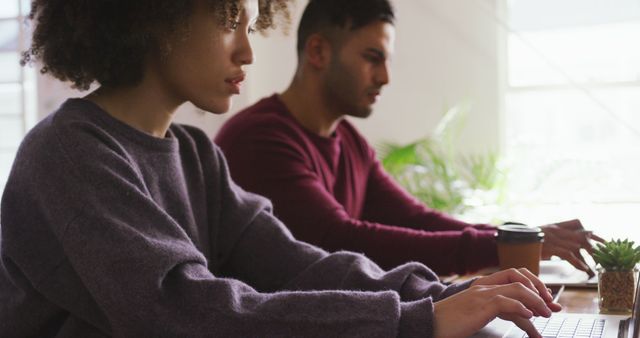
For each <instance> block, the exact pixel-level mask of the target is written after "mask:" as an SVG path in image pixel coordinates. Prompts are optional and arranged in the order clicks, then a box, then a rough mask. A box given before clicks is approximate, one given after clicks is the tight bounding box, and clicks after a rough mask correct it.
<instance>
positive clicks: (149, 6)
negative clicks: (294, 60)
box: [21, 0, 292, 90]
mask: <svg viewBox="0 0 640 338" xmlns="http://www.w3.org/2000/svg"><path fill="white" fill-rule="evenodd" d="M195 1H207V2H208V3H209V5H210V8H211V11H212V16H213V17H214V18H217V19H218V20H220V24H221V25H224V24H226V23H228V22H229V21H230V20H235V18H236V17H237V16H238V14H239V13H240V6H241V5H240V3H239V2H240V0H33V1H32V5H31V13H30V14H29V19H31V20H32V22H34V23H35V29H34V31H33V36H32V41H31V47H30V48H29V49H28V50H27V51H25V52H23V54H22V60H21V64H22V65H25V64H27V63H31V62H32V61H34V60H36V61H39V62H41V63H42V69H41V73H43V74H44V73H49V74H51V75H52V76H54V77H56V78H57V79H59V80H61V81H69V82H71V83H72V85H73V87H75V88H77V89H80V90H87V89H88V88H89V86H90V85H91V84H92V83H94V82H97V83H99V84H100V85H101V86H105V87H122V86H130V85H135V84H137V83H138V82H139V81H140V80H141V79H142V75H143V65H144V61H145V58H146V56H147V55H148V54H149V53H150V52H152V51H161V52H162V51H164V50H165V49H163V46H165V47H166V46H167V44H168V43H169V40H170V37H173V36H175V35H174V34H181V33H186V32H187V28H185V27H187V25H186V22H187V20H188V19H189V17H190V15H191V13H192V11H193V8H194V2H195ZM291 1H292V0H258V3H259V10H260V14H259V17H258V21H257V23H256V27H255V28H256V30H258V31H260V32H264V31H265V30H267V29H269V28H275V27H276V26H278V24H283V25H284V26H285V27H286V26H287V25H288V24H289V23H290V12H289V2H291Z"/></svg>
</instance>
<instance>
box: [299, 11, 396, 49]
mask: <svg viewBox="0 0 640 338" xmlns="http://www.w3.org/2000/svg"><path fill="white" fill-rule="evenodd" d="M394 20H395V16H394V13H393V7H392V6H391V3H389V0H309V4H308V5H307V8H305V10H304V13H303V14H302V19H301V20H300V25H299V26H298V45H297V48H298V53H299V54H300V53H302V51H303V50H304V46H305V44H306V42H307V39H308V38H309V36H311V35H312V34H316V33H322V32H325V33H326V31H327V30H329V29H332V28H333V29H335V28H338V29H344V30H356V29H358V28H361V27H363V26H366V25H368V24H370V23H372V22H375V21H383V22H387V23H390V24H393V23H394Z"/></svg>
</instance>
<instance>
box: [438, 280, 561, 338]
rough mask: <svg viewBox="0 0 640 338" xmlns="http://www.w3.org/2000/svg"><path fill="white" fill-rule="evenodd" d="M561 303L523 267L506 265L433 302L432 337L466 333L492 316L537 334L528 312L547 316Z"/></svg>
mask: <svg viewBox="0 0 640 338" xmlns="http://www.w3.org/2000/svg"><path fill="white" fill-rule="evenodd" d="M560 309H561V306H560V305H559V304H555V303H553V302H552V300H551V294H550V293H549V291H548V290H547V288H546V287H545V286H544V284H542V282H540V280H539V279H538V278H536V277H535V276H534V275H533V274H532V273H531V272H529V271H528V270H526V269H519V270H516V269H509V270H504V271H500V272H496V273H495V274H492V275H490V276H487V277H482V278H479V279H477V280H476V281H474V282H473V284H472V285H471V287H470V288H469V289H467V290H464V291H462V292H460V293H457V294H455V295H452V296H450V297H447V298H445V299H443V300H441V301H439V302H436V303H435V304H434V337H452V338H453V337H468V336H471V335H473V334H474V333H475V332H477V331H478V330H480V329H482V328H483V327H484V326H485V325H487V324H488V323H489V322H490V321H492V320H493V319H494V318H496V317H500V318H502V319H505V320H510V321H512V322H514V323H515V324H516V325H517V326H518V327H520V328H521V329H522V330H523V331H525V332H527V334H528V335H529V337H540V333H538V331H536V329H535V327H534V326H533V324H532V323H531V322H530V321H529V319H530V318H531V317H532V316H534V315H535V316H544V317H549V316H551V313H552V311H560Z"/></svg>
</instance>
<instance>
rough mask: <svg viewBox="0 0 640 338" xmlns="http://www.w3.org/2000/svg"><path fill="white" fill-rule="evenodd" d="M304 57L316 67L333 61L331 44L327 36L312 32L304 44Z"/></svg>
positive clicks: (319, 67) (318, 67) (320, 67)
mask: <svg viewBox="0 0 640 338" xmlns="http://www.w3.org/2000/svg"><path fill="white" fill-rule="evenodd" d="M304 57H305V58H306V59H307V62H308V63H309V64H310V65H311V66H312V67H314V68H317V69H322V68H324V67H325V66H326V65H328V64H329V62H331V44H330V43H329V40H327V38H326V37H324V36H322V35H320V34H312V35H311V36H309V38H308V39H307V42H306V43H305V46H304Z"/></svg>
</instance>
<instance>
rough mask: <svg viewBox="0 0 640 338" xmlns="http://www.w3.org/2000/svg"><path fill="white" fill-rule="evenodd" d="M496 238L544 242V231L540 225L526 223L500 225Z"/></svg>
mask: <svg viewBox="0 0 640 338" xmlns="http://www.w3.org/2000/svg"><path fill="white" fill-rule="evenodd" d="M496 238H497V240H498V241H501V242H542V241H543V240H544V233H543V232H542V229H540V228H539V227H530V226H527V225H524V224H508V225H501V226H499V227H498V232H497V233H496Z"/></svg>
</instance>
